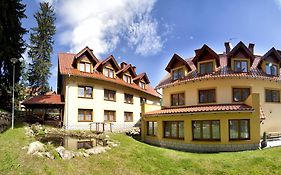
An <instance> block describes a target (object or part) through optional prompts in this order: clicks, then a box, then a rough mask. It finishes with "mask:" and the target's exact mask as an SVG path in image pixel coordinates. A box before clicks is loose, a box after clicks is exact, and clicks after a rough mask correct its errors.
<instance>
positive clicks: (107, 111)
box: [103, 110, 116, 123]
mask: <svg viewBox="0 0 281 175" xmlns="http://www.w3.org/2000/svg"><path fill="white" fill-rule="evenodd" d="M106 113H107V118H108V120H105V117H104V116H105V114H106ZM111 113H113V120H110V114H111ZM103 121H104V122H105V123H109V122H116V111H114V110H104V111H103Z"/></svg>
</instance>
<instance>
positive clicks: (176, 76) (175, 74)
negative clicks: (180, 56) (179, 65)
mask: <svg viewBox="0 0 281 175" xmlns="http://www.w3.org/2000/svg"><path fill="white" fill-rule="evenodd" d="M178 74H179V72H178V70H175V71H174V72H173V80H177V79H178V77H179V75H178Z"/></svg>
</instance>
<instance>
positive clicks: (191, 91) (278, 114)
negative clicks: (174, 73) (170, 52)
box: [163, 78, 281, 134]
mask: <svg viewBox="0 0 281 175" xmlns="http://www.w3.org/2000/svg"><path fill="white" fill-rule="evenodd" d="M233 87H250V89H251V93H259V94H260V98H259V99H260V105H261V107H262V108H263V110H264V113H265V115H266V117H267V118H266V120H265V121H264V122H263V124H261V134H262V133H263V131H267V132H276V131H281V103H270V102H265V89H278V90H280V89H281V84H280V83H278V82H275V81H269V80H259V79H246V78H224V79H222V78H220V79H215V80H214V79H208V80H202V81H195V82H187V83H185V84H181V85H177V86H172V87H166V88H163V106H166V107H171V94H174V93H176V92H185V105H187V106H190V105H198V104H199V103H198V101H199V100H198V98H199V97H198V96H199V95H198V90H199V89H202V88H203V89H208V88H216V98H217V99H216V104H229V103H237V102H233V101H232V88H233Z"/></svg>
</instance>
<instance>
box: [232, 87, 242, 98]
mask: <svg viewBox="0 0 281 175" xmlns="http://www.w3.org/2000/svg"><path fill="white" fill-rule="evenodd" d="M233 101H241V91H240V89H233Z"/></svg>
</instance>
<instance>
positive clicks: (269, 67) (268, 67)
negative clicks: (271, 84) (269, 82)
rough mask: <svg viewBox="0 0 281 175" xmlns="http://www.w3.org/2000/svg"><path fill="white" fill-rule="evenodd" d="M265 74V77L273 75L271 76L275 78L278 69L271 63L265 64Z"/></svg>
mask: <svg viewBox="0 0 281 175" xmlns="http://www.w3.org/2000/svg"><path fill="white" fill-rule="evenodd" d="M265 73H266V74H267V75H273V76H277V75H278V67H277V65H276V64H272V63H266V64H265Z"/></svg>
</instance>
